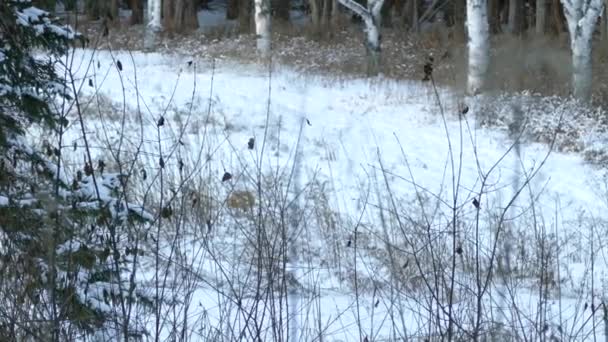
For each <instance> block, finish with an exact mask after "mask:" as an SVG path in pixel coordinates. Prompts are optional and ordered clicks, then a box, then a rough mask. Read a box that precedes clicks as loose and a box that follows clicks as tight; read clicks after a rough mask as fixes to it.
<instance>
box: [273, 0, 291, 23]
mask: <svg viewBox="0 0 608 342" xmlns="http://www.w3.org/2000/svg"><path fill="white" fill-rule="evenodd" d="M271 2H272V17H273V18H275V19H278V20H282V21H284V22H288V21H289V9H290V7H291V3H290V1H289V0H271Z"/></svg>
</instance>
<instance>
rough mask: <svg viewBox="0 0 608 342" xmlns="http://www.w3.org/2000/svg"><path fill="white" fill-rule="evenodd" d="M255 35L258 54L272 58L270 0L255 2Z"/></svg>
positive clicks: (256, 0) (257, 0)
mask: <svg viewBox="0 0 608 342" xmlns="http://www.w3.org/2000/svg"><path fill="white" fill-rule="evenodd" d="M255 34H256V36H257V49H258V52H259V53H260V54H261V55H262V56H263V57H268V56H270V39H271V37H270V0H255Z"/></svg>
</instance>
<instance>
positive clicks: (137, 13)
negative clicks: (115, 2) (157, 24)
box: [129, 0, 144, 25]
mask: <svg viewBox="0 0 608 342" xmlns="http://www.w3.org/2000/svg"><path fill="white" fill-rule="evenodd" d="M129 7H130V8H131V25H137V24H141V23H143V22H144V7H143V3H142V1H141V0H129Z"/></svg>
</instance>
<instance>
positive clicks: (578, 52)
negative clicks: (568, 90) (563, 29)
mask: <svg viewBox="0 0 608 342" xmlns="http://www.w3.org/2000/svg"><path fill="white" fill-rule="evenodd" d="M562 1H563V2H562V3H563V5H564V14H565V16H566V21H567V24H568V32H569V33H570V46H571V48H572V93H573V94H574V97H576V98H577V99H579V100H582V101H588V100H589V99H590V98H591V90H592V87H591V85H592V75H593V74H592V72H593V68H592V63H591V56H592V47H593V33H594V31H595V28H596V25H597V20H598V18H599V16H600V14H601V13H602V11H603V10H604V0H562Z"/></svg>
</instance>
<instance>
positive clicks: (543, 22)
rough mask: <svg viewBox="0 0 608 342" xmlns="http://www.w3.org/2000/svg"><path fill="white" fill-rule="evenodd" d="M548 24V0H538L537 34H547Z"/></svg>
mask: <svg viewBox="0 0 608 342" xmlns="http://www.w3.org/2000/svg"><path fill="white" fill-rule="evenodd" d="M546 26H547V1H546V0H536V34H537V35H539V36H542V35H544V34H545V27H546Z"/></svg>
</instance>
